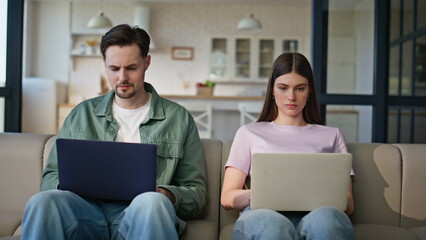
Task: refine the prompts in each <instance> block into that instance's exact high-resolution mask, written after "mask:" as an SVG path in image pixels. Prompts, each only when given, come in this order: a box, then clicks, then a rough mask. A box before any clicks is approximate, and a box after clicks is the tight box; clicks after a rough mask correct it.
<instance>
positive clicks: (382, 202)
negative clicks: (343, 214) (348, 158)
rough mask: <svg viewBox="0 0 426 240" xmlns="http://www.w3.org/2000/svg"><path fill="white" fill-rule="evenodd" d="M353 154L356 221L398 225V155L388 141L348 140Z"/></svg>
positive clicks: (399, 177)
mask: <svg viewBox="0 0 426 240" xmlns="http://www.w3.org/2000/svg"><path fill="white" fill-rule="evenodd" d="M347 146H348V151H349V152H350V153H352V155H353V163H352V166H353V169H354V172H355V177H354V179H353V181H352V183H353V195H354V203H355V204H354V205H355V210H354V213H353V214H352V216H351V220H352V222H353V223H355V224H362V223H365V224H385V225H392V226H399V224H400V214H399V213H400V206H401V199H400V196H401V154H400V153H399V150H398V149H397V148H396V147H394V146H392V145H390V144H380V143H348V144H347Z"/></svg>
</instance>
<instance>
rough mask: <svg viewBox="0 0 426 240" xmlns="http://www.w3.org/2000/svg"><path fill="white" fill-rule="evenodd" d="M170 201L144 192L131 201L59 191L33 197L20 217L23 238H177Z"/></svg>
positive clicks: (155, 193)
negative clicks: (105, 199)
mask: <svg viewBox="0 0 426 240" xmlns="http://www.w3.org/2000/svg"><path fill="white" fill-rule="evenodd" d="M177 225H178V218H177V216H176V212H175V210H174V208H173V205H172V203H171V202H170V200H169V199H168V198H167V197H166V196H164V195H163V194H161V193H157V192H146V193H143V194H140V195H138V196H137V197H136V198H135V199H133V201H132V202H131V203H129V202H119V201H99V200H89V199H84V198H81V197H80V196H78V195H76V194H74V193H72V192H69V191H61V190H51V191H45V192H40V193H37V194H36V195H34V196H32V197H31V198H30V199H29V200H28V203H27V206H26V207H25V212H24V216H23V219H22V240H26V239H44V240H50V239H52V240H53V239H54V240H58V239H59V240H60V239H96V240H98V239H132V240H133V239H178V238H179V236H178V230H177Z"/></svg>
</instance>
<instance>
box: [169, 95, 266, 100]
mask: <svg viewBox="0 0 426 240" xmlns="http://www.w3.org/2000/svg"><path fill="white" fill-rule="evenodd" d="M161 96H162V97H164V98H169V99H209V100H257V101H263V99H264V98H265V97H249V96H200V95H161Z"/></svg>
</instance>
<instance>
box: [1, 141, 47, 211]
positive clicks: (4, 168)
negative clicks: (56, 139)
mask: <svg viewBox="0 0 426 240" xmlns="http://www.w3.org/2000/svg"><path fill="white" fill-rule="evenodd" d="M50 136H51V135H44V134H31V133H0V165H1V167H0V189H1V201H0V211H16V212H23V211H24V207H25V204H26V202H27V200H28V199H29V198H30V197H31V196H32V195H33V194H35V193H37V192H38V191H39V190H40V181H41V172H42V159H43V154H44V145H45V143H46V141H47V140H48V139H49V138H50Z"/></svg>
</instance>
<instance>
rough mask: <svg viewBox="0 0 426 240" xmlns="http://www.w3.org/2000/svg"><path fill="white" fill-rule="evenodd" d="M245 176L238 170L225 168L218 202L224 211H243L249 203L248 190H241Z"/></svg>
mask: <svg viewBox="0 0 426 240" xmlns="http://www.w3.org/2000/svg"><path fill="white" fill-rule="evenodd" d="M246 177H247V174H246V173H245V172H243V171H241V170H239V169H236V168H233V167H227V168H226V169H225V176H224V179H223V185H222V194H221V199H220V202H221V204H222V206H223V207H224V208H225V209H227V210H228V209H237V210H243V209H244V208H246V207H247V206H248V205H249V203H250V192H251V190H250V189H243V186H244V182H245V181H246Z"/></svg>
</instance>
